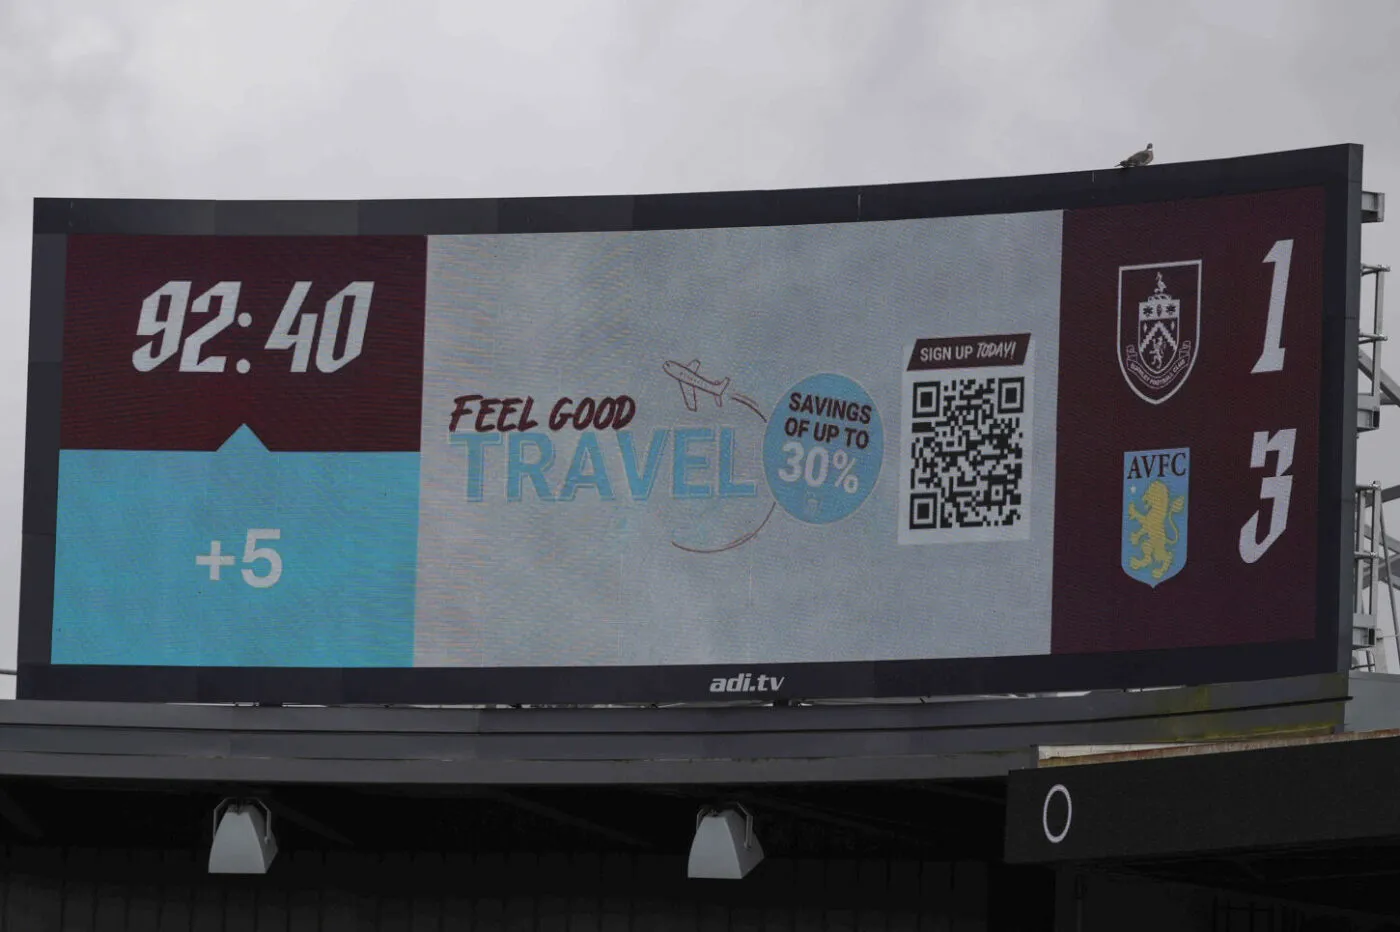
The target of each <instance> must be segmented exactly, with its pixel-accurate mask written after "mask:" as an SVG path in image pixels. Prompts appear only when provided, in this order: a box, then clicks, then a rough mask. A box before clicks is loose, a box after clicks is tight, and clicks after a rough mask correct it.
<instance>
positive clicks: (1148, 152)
mask: <svg viewBox="0 0 1400 932" xmlns="http://www.w3.org/2000/svg"><path fill="white" fill-rule="evenodd" d="M1151 161H1152V143H1150V142H1149V143H1148V144H1147V148H1146V149H1143V150H1142V151H1140V152H1134V153H1133V154H1132V155H1130V156H1128V157H1127V158H1126V159H1124V160H1123V161H1121V162H1119V163H1118V167H1119V168H1137V167H1138V166H1139V165H1146V164H1148V163H1149V162H1151Z"/></svg>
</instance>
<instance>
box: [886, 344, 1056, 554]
mask: <svg viewBox="0 0 1400 932" xmlns="http://www.w3.org/2000/svg"><path fill="white" fill-rule="evenodd" d="M1008 372H1014V373H1015V374H1007V373H1008ZM911 375H915V374H913V373H911ZM905 390H906V392H907V393H908V397H907V399H906V401H905V405H906V407H905V411H906V415H907V416H906V420H905V425H904V428H905V430H904V451H905V457H906V460H905V463H904V468H905V470H906V477H905V479H906V481H905V483H904V489H905V496H904V502H903V505H904V507H903V509H902V511H903V514H902V516H901V526H900V541H901V543H935V542H956V541H988V540H1014V539H1022V538H1024V537H1026V536H1028V523H1027V521H1026V517H1027V507H1026V506H1027V501H1026V496H1027V491H1028V489H1027V481H1026V480H1027V473H1028V468H1029V465H1030V463H1029V460H1030V457H1029V451H1028V448H1027V447H1028V437H1029V429H1030V397H1029V393H1030V381H1029V378H1028V376H1027V374H1026V372H1025V370H1005V369H1004V370H1002V373H1001V374H995V375H993V374H990V373H987V372H986V371H985V370H983V371H981V372H975V373H973V372H968V371H966V370H962V371H959V372H956V373H950V372H939V373H933V372H922V373H917V377H916V378H910V379H907V380H906V384H905Z"/></svg>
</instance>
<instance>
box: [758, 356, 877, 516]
mask: <svg viewBox="0 0 1400 932" xmlns="http://www.w3.org/2000/svg"><path fill="white" fill-rule="evenodd" d="M884 454H885V432H884V429H883V428H882V427H881V426H880V412H878V411H876V410H875V403H874V402H873V401H871V400H870V396H869V395H868V394H866V391H865V389H863V388H861V387H860V386H859V385H858V384H856V383H855V382H854V381H852V380H851V379H848V378H846V377H845V376H844V375H834V374H832V373H822V374H821V375H813V376H808V377H807V378H805V379H803V380H802V381H801V382H798V383H797V384H796V385H794V386H793V387H792V389H791V390H790V391H788V392H787V393H786V394H784V395H783V400H782V401H781V402H780V403H779V404H778V407H777V408H776V409H775V410H774V411H773V416H772V417H771V418H769V420H768V428H767V430H766V431H765V433H764V436H763V472H764V475H765V476H766V477H767V479H768V488H769V489H771V490H772V492H773V497H774V498H775V499H777V501H778V504H780V505H782V506H783V508H784V509H786V510H787V512H788V514H790V515H792V516H793V517H794V518H797V519H798V520H799V521H805V522H807V523H808V524H828V523H830V522H832V521H840V520H841V519H842V518H844V517H846V516H847V515H850V514H852V513H853V512H854V511H855V510H856V509H857V508H859V507H860V506H861V503H862V502H864V501H865V499H866V498H867V497H868V496H869V495H870V492H871V490H872V489H874V488H875V481H876V480H877V479H879V478H880V462H881V460H882V459H883V458H884Z"/></svg>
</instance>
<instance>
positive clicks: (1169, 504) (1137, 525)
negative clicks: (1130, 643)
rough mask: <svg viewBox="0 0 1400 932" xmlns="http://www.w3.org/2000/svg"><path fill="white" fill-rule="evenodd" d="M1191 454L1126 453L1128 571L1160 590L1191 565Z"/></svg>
mask: <svg viewBox="0 0 1400 932" xmlns="http://www.w3.org/2000/svg"><path fill="white" fill-rule="evenodd" d="M1190 483H1191V450H1190V448H1188V447H1180V448H1177V449H1167V450H1136V451H1131V452H1128V453H1124V454H1123V539H1122V565H1123V572H1125V573H1127V574H1128V575H1129V576H1130V577H1132V578H1133V579H1136V580H1137V581H1138V582H1142V583H1146V584H1147V585H1149V586H1152V587H1153V588H1156V587H1157V586H1158V585H1160V584H1161V583H1164V582H1166V581H1167V580H1168V579H1171V578H1172V577H1173V576H1175V575H1176V574H1177V573H1180V572H1181V570H1182V568H1183V567H1184V566H1185V565H1186V530H1187V516H1188V506H1189V504H1190Z"/></svg>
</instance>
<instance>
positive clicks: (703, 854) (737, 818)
mask: <svg viewBox="0 0 1400 932" xmlns="http://www.w3.org/2000/svg"><path fill="white" fill-rule="evenodd" d="M762 860H763V846H762V845H761V844H759V842H758V839H757V838H756V837H755V836H754V833H753V816H752V815H750V814H749V811H748V810H747V809H745V808H744V807H743V806H726V807H724V808H712V807H706V808H704V809H701V810H700V812H699V814H698V815H697V816H696V817H695V838H694V840H693V841H691V843H690V861H689V862H688V863H687V865H686V876H687V877H691V878H705V879H710V880H740V879H742V878H743V877H744V876H745V875H746V874H748V872H749V871H751V870H753V869H754V868H755V867H757V866H758V862H760V861H762Z"/></svg>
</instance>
